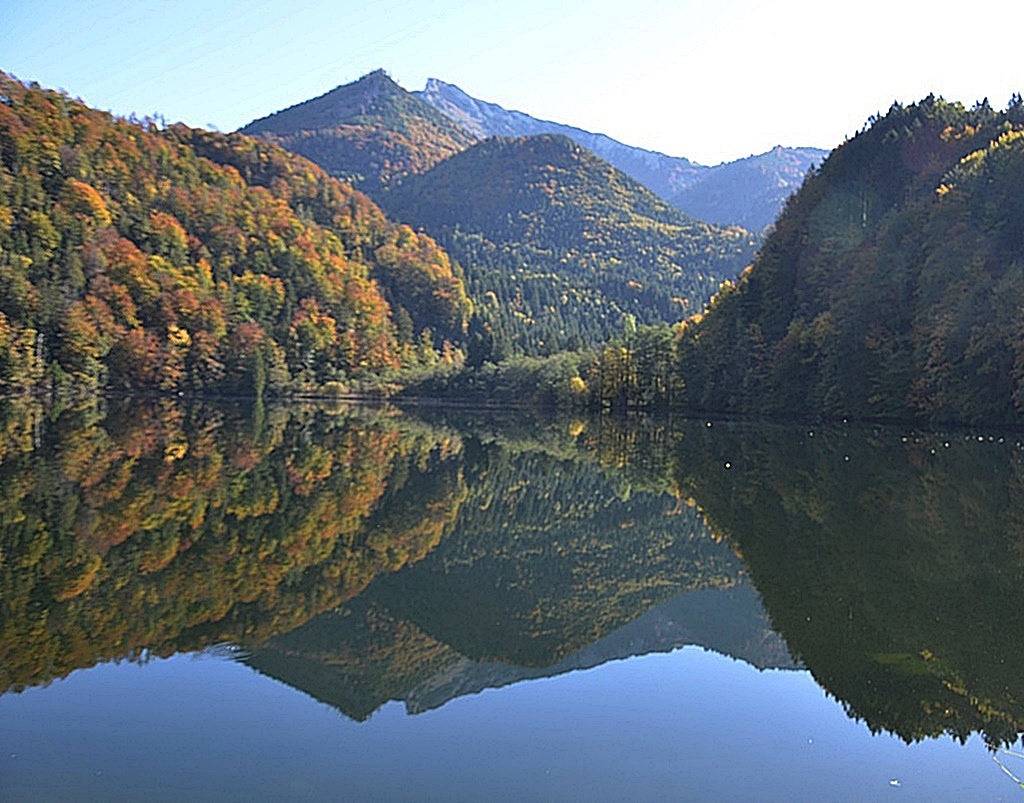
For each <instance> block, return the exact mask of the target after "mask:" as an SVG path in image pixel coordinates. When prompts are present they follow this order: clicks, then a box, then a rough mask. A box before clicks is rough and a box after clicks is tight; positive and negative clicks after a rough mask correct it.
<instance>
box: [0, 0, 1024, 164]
mask: <svg viewBox="0 0 1024 803" xmlns="http://www.w3.org/2000/svg"><path fill="white" fill-rule="evenodd" d="M976 8H977V11H976V10H975V7H973V6H971V5H970V4H965V3H963V2H959V3H956V4H953V3H947V2H945V0H931V2H911V1H910V0H859V1H858V2H856V3H851V2H846V3H835V2H829V0H777V1H776V2H766V1H764V0H702V1H701V2H697V1H696V0H633V2H630V0H614V2H612V1H611V0H560V1H559V0H519V2H491V1H490V0H479V1H478V2H459V1H458V0H447V1H445V0H416V1H415V2H403V1H402V0H378V1H377V2H373V1H372V0H371V2H362V3H356V2H350V0H341V2H323V1H321V2H318V1H317V0H288V2H281V1H280V0H245V2H222V1H221V0H162V1H159V2H158V1H156V0H133V2H125V0H0V70H3V71H5V72H7V73H11V74H14V75H16V76H17V77H18V78H20V79H22V80H25V81H37V82H38V83H39V84H41V85H43V86H44V87H48V88H54V89H63V90H65V91H66V92H67V93H68V94H69V95H71V96H72V97H77V98H81V99H82V100H84V101H85V102H86V103H88V104H89V105H90V106H94V107H97V108H100V109H106V110H109V111H111V112H113V113H115V114H119V115H128V114H130V113H135V114H137V115H138V116H139V117H143V116H146V115H150V116H155V115H157V114H159V115H161V116H162V117H164V118H165V119H166V120H167V121H168V122H174V121H182V122H185V123H187V124H189V125H192V126H199V127H204V128H215V129H218V130H221V131H231V130H234V129H236V128H239V127H241V126H243V125H245V124H246V123H248V122H249V121H251V120H253V119H255V118H257V117H262V116H264V115H266V114H270V113H272V112H274V111H277V110H279V109H282V108H285V107H287V106H291V105H294V104H295V103H299V102H301V101H303V100H307V99H309V98H311V97H315V96H317V95H320V94H323V93H324V92H326V91H328V90H330V89H332V88H334V87H335V86H338V85H340V84H346V83H349V82H350V81H354V80H356V79H357V78H359V77H360V76H362V75H364V74H365V73H367V72H370V71H372V70H375V69H377V68H380V67H383V68H384V69H385V70H387V71H388V72H389V73H390V75H391V77H392V78H393V79H395V80H396V81H397V82H398V83H399V84H401V85H402V86H404V87H405V88H406V89H409V90H413V89H422V88H423V85H424V83H425V82H426V79H427V78H428V77H433V78H439V79H441V80H443V81H447V82H449V83H453V84H456V85H458V86H459V87H461V88H462V89H463V90H464V91H466V92H468V93H469V94H470V95H472V96H474V97H476V98H479V99H481V100H487V101H490V102H493V103H498V104H500V105H501V106H504V107H505V108H509V109H516V110H519V111H523V112H526V113H528V114H531V115H533V116H534V117H539V118H542V119H547V120H553V121H556V122H560V123H566V124H569V125H575V126H578V127H580V128H583V129H586V130H589V131H596V132H600V133H604V134H607V135H609V136H611V137H614V138H615V139H618V140H621V141H622V142H625V143H627V144H629V145H634V146H638V147H643V148H648V149H651V150H657V151H661V152H663V153H668V154H670V155H672V156H686V157H688V158H690V159H693V160H695V161H697V162H700V163H702V164H709V165H713V164H718V163H719V162H722V161H730V160H732V159H737V158H742V157H744V156H748V155H750V154H752V153H762V152H764V151H767V150H769V149H770V148H772V147H774V146H775V145H786V146H816V147H820V148H827V149H828V148H832V147H835V146H836V145H838V144H840V143H841V142H843V140H844V139H846V138H848V137H850V136H852V135H853V134H855V133H856V132H857V130H859V129H860V128H861V127H862V126H863V125H864V123H865V122H866V120H867V119H868V117H870V116H871V115H873V114H876V113H879V112H882V113H884V112H885V111H886V110H887V109H888V108H889V107H890V106H891V104H892V103H893V102H894V101H900V102H904V103H910V102H913V101H915V100H919V99H921V98H922V97H924V96H926V95H927V94H929V93H934V94H936V95H941V96H943V97H945V98H946V99H947V100H958V101H962V102H963V103H965V104H966V105H972V104H973V103H974V102H976V101H978V100H981V99H983V98H988V99H989V100H990V102H991V103H992V105H993V106H995V107H997V108H1002V107H1004V106H1005V105H1006V103H1007V101H1008V100H1009V98H1010V96H1011V94H1012V93H1014V92H1024V59H1022V58H1021V47H1020V42H1021V39H1020V31H1021V27H1022V24H1024V4H1022V3H1020V2H1019V0H1016V2H1006V0H993V1H992V2H986V3H984V4H983V5H981V6H978V7H976Z"/></svg>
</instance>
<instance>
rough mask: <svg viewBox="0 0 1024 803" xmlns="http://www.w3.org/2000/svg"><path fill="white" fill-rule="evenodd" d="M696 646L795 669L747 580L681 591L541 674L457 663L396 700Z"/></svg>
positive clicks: (428, 703) (423, 700)
mask: <svg viewBox="0 0 1024 803" xmlns="http://www.w3.org/2000/svg"><path fill="white" fill-rule="evenodd" d="M688 645H697V646H701V647H706V648H707V649H710V650H714V651H715V652H719V653H722V654H723V655H728V656H732V657H734V658H740V659H742V660H744V661H746V662H747V663H750V664H753V665H754V666H756V667H758V668H759V669H768V668H777V669H796V668H798V666H799V665H798V664H797V663H796V662H794V661H793V659H792V658H790V655H789V651H788V650H787V648H786V645H785V642H784V641H783V640H782V638H781V637H780V636H779V635H778V634H777V633H776V632H775V631H774V630H772V629H771V624H770V623H769V622H768V617H767V615H766V614H765V612H764V608H763V607H762V606H761V600H760V598H759V597H758V595H757V592H756V591H755V590H754V589H753V588H752V587H751V586H750V585H749V584H747V583H741V584H740V585H736V586H733V587H732V588H728V589H718V588H709V589H703V590H700V591H691V592H689V593H686V594H682V595H680V596H678V597H676V598H674V599H671V600H669V601H668V602H663V603H662V604H661V605H658V606H657V607H656V608H653V609H652V610H649V611H647V612H646V613H644V614H641V615H640V616H639V617H638V618H637V619H635V620H633V621H632V622H630V623H629V624H627V625H623V626H622V627H620V628H619V629H618V630H616V631H614V632H613V633H611V634H609V635H607V636H605V637H604V638H602V639H600V640H599V641H596V642H595V643H594V644H591V645H590V646H589V647H584V648H583V649H582V650H580V651H579V652H576V653H574V654H572V655H570V656H569V657H568V658H564V659H563V660H561V661H559V662H558V663H556V664H553V665H552V666H549V667H547V668H544V669H537V668H532V667H517V666H509V665H507V664H501V663H480V662H477V661H472V660H470V659H468V658H462V659H460V660H459V661H458V662H456V663H455V664H453V665H452V666H451V667H449V668H447V669H445V670H444V671H442V672H439V673H438V674H436V675H434V676H433V677H431V678H430V679H429V680H427V681H425V682H424V683H421V684H420V685H419V686H417V687H416V688H414V689H412V690H411V691H409V692H407V693H406V694H405V695H403V696H402V697H400V698H399V699H402V700H404V701H405V704H406V709H407V710H408V711H409V713H411V714H417V713H420V712H422V711H427V710H430V709H434V708H439V707H441V706H442V705H444V704H445V703H447V702H448V701H449V700H452V699H454V698H456V697H462V696H464V695H467V694H475V693H477V692H480V691H483V690H484V689H488V688H498V687H501V686H508V685H510V684H512V683H516V682H518V681H521V680H528V679H531V678H540V677H553V676H555V675H560V674H563V673H565V672H572V671H574V670H578V669H590V668H592V667H595V666H599V665H601V664H604V663H607V662H608V661H614V660H620V659H623V658H630V657H633V656H638V655H648V654H651V653H659V652H671V651H672V650H676V649H679V648H681V647H685V646H688Z"/></svg>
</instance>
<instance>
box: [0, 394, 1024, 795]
mask: <svg viewBox="0 0 1024 803" xmlns="http://www.w3.org/2000/svg"><path fill="white" fill-rule="evenodd" d="M3 405H4V406H3V407H2V409H0V799H4V800H19V801H20V800H65V799H66V800H110V799H152V800H181V799H211V800H212V799H216V800H232V799H237V800H251V799H254V798H257V799H288V800H293V799H315V800H339V799H347V800H352V799H357V800H371V799H373V800H376V799H387V800H407V799H408V800H481V799H487V800H491V799H497V800H641V799H642V800H647V799H671V800H679V799H693V800H738V799H752V800H900V799H903V800H958V801H959V800H1011V799H1015V798H1019V797H1020V796H1021V795H1022V794H1024V788H1022V786H1021V784H1020V782H1019V781H1017V780H1016V777H1017V776H1024V751H1022V749H1021V744H1020V741H1019V736H1020V734H1021V733H1022V732H1024V673H1022V672H1021V667H1022V659H1024V582H1022V580H1024V450H1022V447H1021V443H1020V442H1019V439H1018V438H1016V437H1014V436H1008V435H1005V434H1000V433H979V432H969V433H968V432H945V433H915V432H911V431H909V430H900V429H893V428H881V427H879V428H864V427H854V426H852V425H851V426H843V427H817V426H815V427H811V426H806V425H804V426H791V425H765V424H752V423H729V422H725V421H717V420H713V421H707V420H701V421H658V420H652V419H647V418H636V419H628V420H625V421H622V420H612V419H607V418H595V419H590V420H583V419H579V420H547V419H541V418H535V417H534V418H528V417H523V416H512V415H505V416H496V415H495V414H483V413H474V412H469V411H465V412H460V411H456V412H452V411H447V412H443V411H437V410H430V409H427V410H416V411H412V412H401V411H398V410H395V409H393V408H384V409H369V410H367V409H356V408H347V407H336V408H317V407H290V408H275V407H266V408H264V407H258V408H255V409H252V408H250V409H243V408H230V407H218V406H212V405H190V406H182V405H176V404H174V403H171V402H159V403H142V402H138V401H133V402H131V403H113V402H111V403H108V404H106V405H105V406H104V407H103V408H100V409H96V408H90V409H83V410H65V411H62V412H58V411H53V410H47V409H44V408H41V407H38V406H34V405H33V404H31V403H28V402H10V401H8V402H4V403H3Z"/></svg>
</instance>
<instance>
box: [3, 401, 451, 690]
mask: <svg viewBox="0 0 1024 803" xmlns="http://www.w3.org/2000/svg"><path fill="white" fill-rule="evenodd" d="M8 412H9V415H8V416H7V417H6V418H5V419H4V422H5V432H6V433H7V434H8V437H7V439H6V441H5V444H4V447H3V456H4V459H3V462H2V463H0V488H2V490H0V516H2V532H0V549H2V563H0V599H2V600H3V607H2V609H0V667H3V675H2V676H0V686H2V687H11V686H15V687H17V686H23V685H31V684H34V683H40V682H45V681H47V680H49V679H51V678H53V677H59V676H62V675H64V674H66V673H67V672H69V671H71V670H72V669H75V668H78V667H82V666H89V665H91V664H93V663H95V662H97V661H100V660H106V659H112V658H121V657H126V656H138V655H140V654H142V653H143V652H148V653H152V654H158V655H162V654H170V653H173V652H175V651H178V650H182V649H194V648H197V647H203V646H206V645H208V644H212V643H216V642H218V641H223V640H236V641H242V640H246V639H257V638H261V637H266V636H268V635H270V634H272V633H277V632H282V631H284V630H288V629H291V628H293V627H295V626H297V625H299V624H301V623H302V622H304V621H306V620H308V619H309V618H310V617H311V616H313V615H315V614H316V613H319V612H320V611H323V610H326V609H328V608H330V607H333V606H335V605H337V604H338V603H340V602H342V601H344V600H346V599H348V598H351V597H352V596H353V595H355V594H357V593H358V592H359V591H360V590H362V589H363V588H364V587H365V586H366V585H367V584H368V583H369V582H370V581H371V580H372V579H373V578H374V577H376V576H377V575H379V574H380V573H382V572H388V571H393V570H395V569H397V568H399V567H401V566H403V565H405V564H406V563H408V562H410V561H415V560H418V559H420V558H421V557H422V556H423V555H424V554H425V553H426V552H428V551H429V550H430V549H431V548H432V547H433V546H435V545H436V544H437V543H438V541H439V540H440V538H441V537H442V535H443V533H444V531H445V530H446V529H448V528H450V525H451V522H452V520H453V519H454V516H455V513H456V512H457V510H458V506H459V504H460V503H461V500H462V498H463V497H464V493H465V492H464V488H463V484H462V480H461V476H460V473H459V468H458V461H457V460H455V459H454V458H455V457H456V456H457V453H458V451H459V449H460V448H461V446H460V444H459V441H458V438H457V436H453V435H452V434H451V433H450V432H445V431H440V430H438V431H433V430H430V429H428V428H426V427H422V426H416V425H413V424H410V423H409V422H408V421H406V420H404V419H396V418H394V417H393V416H389V415H386V414H383V413H378V414H371V415H361V416H355V415H353V414H349V413H344V412H342V413H340V414H335V415H330V414H327V413H325V412H324V411H316V410H312V409H293V408H290V409H288V410H287V411H286V410H284V409H273V410H264V409H262V408H257V410H256V411H255V413H254V414H253V415H249V414H248V413H246V414H239V413H237V411H236V412H231V411H225V410H223V409H218V408H212V407H206V406H194V407H183V406H178V405H175V404H172V403H169V402H155V403H153V404H139V403H133V404H132V405H131V406H130V407H128V406H125V407H124V408H117V409H114V410H112V411H111V412H109V413H108V414H107V415H106V416H100V415H99V414H97V413H95V411H93V412H91V413H90V412H86V413H74V412H72V413H65V414H64V415H61V416H59V417H57V418H56V419H55V420H54V421H52V422H50V423H49V424H47V425H45V426H41V427H37V428H34V432H33V434H32V437H31V438H30V437H29V436H28V435H27V434H26V433H25V431H24V427H23V426H20V425H19V424H18V423H17V422H19V421H22V420H24V415H25V411H23V410H21V409H9V410H8ZM40 433H41V434H40ZM401 477H404V478H407V479H408V478H410V477H415V478H416V481H411V482H410V481H406V482H399V481H398V480H399V478H401ZM384 500H386V501H387V505H388V508H387V512H382V511H381V510H380V507H381V505H382V504H383V502H384ZM404 509H408V510H412V511H415V512H414V513H409V512H403V510H404Z"/></svg>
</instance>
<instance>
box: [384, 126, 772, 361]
mask: <svg viewBox="0 0 1024 803" xmlns="http://www.w3.org/2000/svg"><path fill="white" fill-rule="evenodd" d="M385 204H386V206H387V208H388V209H389V210H390V211H391V212H392V213H393V214H394V215H395V216H397V217H399V218H400V219H403V220H407V221H409V222H410V223H411V224H413V225H416V226H421V227H423V228H424V229H425V230H426V231H428V232H429V233H431V234H432V235H433V236H435V237H437V238H438V240H439V241H440V242H441V243H443V244H444V246H445V247H446V248H447V249H448V250H449V251H450V253H451V254H452V255H453V256H454V257H455V258H456V259H458V260H459V262H460V263H461V264H462V265H463V266H464V268H465V271H466V279H467V284H468V286H469V288H470V292H471V293H472V295H473V296H474V298H476V299H478V301H479V303H478V308H477V317H478V320H477V321H476V323H475V326H474V327H473V331H472V332H471V334H472V335H477V343H478V345H479V341H480V340H481V339H483V340H485V341H486V342H485V344H484V347H483V348H482V350H481V351H480V352H479V353H478V354H477V355H476V356H477V358H478V359H493V358H495V357H500V356H503V355H505V354H508V353H510V352H514V351H523V352H526V353H533V354H537V353H541V354H544V353H553V352H555V351H559V350H563V349H566V348H577V347H580V346H583V345H593V344H596V343H598V342H601V341H603V340H606V339H608V338H609V337H611V336H613V335H615V334H617V333H619V332H621V331H622V326H623V320H624V318H625V316H627V315H628V316H632V318H634V319H635V320H636V321H638V322H640V323H642V324H654V323H659V322H666V321H677V320H680V319H682V318H684V317H685V316H687V315H689V314H692V313H693V312H695V311H698V310H700V309H701V308H702V307H703V305H704V303H705V302H706V301H707V299H708V298H710V296H711V295H712V294H713V293H714V292H715V291H716V290H717V289H718V287H719V286H720V285H721V283H722V282H723V281H725V280H726V279H730V278H734V277H735V276H736V275H737V274H738V273H739V271H740V270H741V269H742V268H743V267H744V266H746V265H747V264H748V263H749V261H750V260H751V259H752V257H753V252H754V246H755V243H756V238H755V237H754V236H753V235H751V234H750V233H749V232H747V231H745V230H743V229H740V228H721V227H716V226H711V225H709V224H706V223H702V222H699V221H696V220H693V219H692V218H689V217H687V216H686V215H684V214H682V213H681V212H679V211H678V210H677V209H674V208H673V207H671V206H669V205H668V204H667V203H665V202H664V201H662V200H661V199H659V198H657V197H656V196H655V195H653V194H652V193H651V192H649V191H648V190H646V189H645V188H643V187H642V186H641V185H640V184H638V183H637V182H636V181H634V180H633V179H631V178H630V177H628V176H627V175H625V174H624V173H622V172H621V171H619V170H617V169H615V168H614V167H612V166H611V165H610V164H608V163H607V162H605V161H604V160H603V159H600V158H598V157H596V156H594V155H593V154H592V153H590V152H589V151H587V150H585V149H584V148H581V147H580V146H579V145H577V144H576V143H574V142H572V141H571V140H569V139H568V138H566V137H562V136H548V135H545V136H537V137H527V138H521V139H514V140H509V139H502V138H492V139H490V140H486V141H484V142H482V143H480V144H478V145H475V146H474V147H472V148H470V149H469V150H467V151H464V152H462V153H459V154H458V155H456V156H453V157H452V158H450V159H448V160H446V161H444V162H441V163H440V164H438V165H437V166H436V167H434V168H433V169H431V170H429V171H427V172H426V173H424V174H422V175H419V176H413V177H410V178H409V179H407V180H406V181H405V182H404V183H403V184H402V185H401V186H397V187H395V188H393V189H392V190H391V191H390V192H389V193H388V195H387V197H386V199H385ZM472 361H473V360H472V359H471V362H472Z"/></svg>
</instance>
